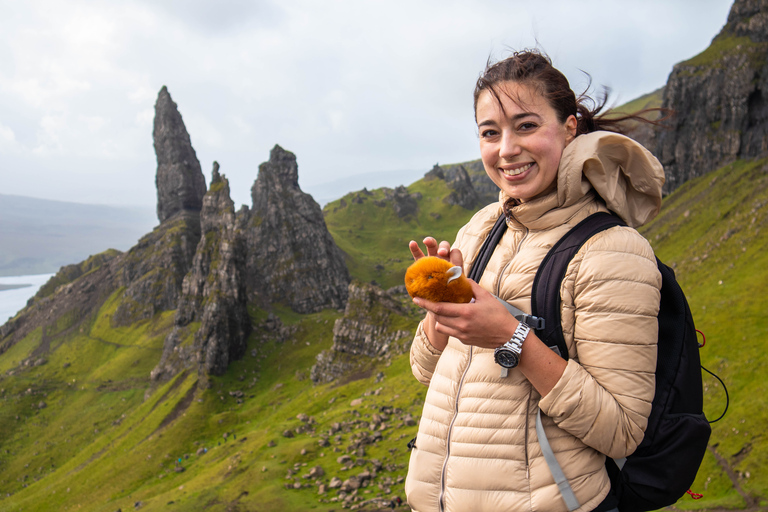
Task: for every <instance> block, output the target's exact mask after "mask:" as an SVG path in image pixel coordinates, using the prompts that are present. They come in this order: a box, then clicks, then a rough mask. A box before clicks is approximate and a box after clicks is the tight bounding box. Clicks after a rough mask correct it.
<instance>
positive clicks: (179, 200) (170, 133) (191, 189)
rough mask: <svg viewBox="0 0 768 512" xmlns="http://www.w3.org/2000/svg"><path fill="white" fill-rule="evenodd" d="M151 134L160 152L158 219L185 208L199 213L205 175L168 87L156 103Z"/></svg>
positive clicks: (163, 218) (156, 149)
mask: <svg viewBox="0 0 768 512" xmlns="http://www.w3.org/2000/svg"><path fill="white" fill-rule="evenodd" d="M152 137H153V139H154V144H155V154H156V155H157V176H156V178H155V184H156V185H157V218H158V219H159V220H160V222H164V221H166V220H168V219H170V218H171V217H172V216H173V215H175V214H176V213H178V212H181V211H184V210H190V211H194V212H199V211H200V208H202V205H203V202H202V201H203V195H205V178H204V177H203V171H202V170H201V168H200V162H199V161H198V160H197V155H196V154H195V150H194V149H193V148H192V142H191V141H190V138H189V134H188V133H187V128H186V127H185V126H184V121H183V120H182V119H181V114H180V113H179V110H178V108H176V103H174V102H173V100H172V99H171V95H170V94H169V93H168V89H167V88H166V87H165V86H163V88H162V89H160V93H159V94H158V96H157V102H156V103H155V127H154V131H153V132H152Z"/></svg>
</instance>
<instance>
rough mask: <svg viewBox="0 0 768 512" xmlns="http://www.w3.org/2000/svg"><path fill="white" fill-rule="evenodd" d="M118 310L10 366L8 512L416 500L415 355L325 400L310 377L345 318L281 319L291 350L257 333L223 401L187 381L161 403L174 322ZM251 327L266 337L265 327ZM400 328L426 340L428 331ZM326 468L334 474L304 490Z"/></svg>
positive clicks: (21, 349)
mask: <svg viewBox="0 0 768 512" xmlns="http://www.w3.org/2000/svg"><path fill="white" fill-rule="evenodd" d="M119 296H120V293H119V291H118V292H116V293H115V294H114V295H113V297H112V298H111V299H110V300H108V301H107V302H106V303H105V304H104V306H103V307H102V308H101V310H100V311H99V312H98V313H97V314H96V315H94V318H93V320H92V321H91V322H87V323H84V324H82V325H81V327H80V328H79V330H77V332H75V333H72V334H71V335H70V336H67V337H64V338H59V341H58V342H57V343H54V344H51V345H50V346H47V347H44V345H45V343H46V342H45V338H46V336H42V335H41V332H39V331H35V332H33V333H31V334H30V335H29V336H27V338H25V339H24V340H23V341H22V342H20V343H17V344H16V345H14V346H13V347H12V349H10V350H9V351H8V352H6V353H4V354H3V355H2V356H0V375H2V376H1V377H0V432H2V433H3V435H2V436H0V510H3V511H21V510H24V511H35V510H39V511H51V510H57V511H58V510H93V511H110V512H114V511H115V510H118V509H122V510H133V509H134V507H137V504H138V507H137V508H140V509H141V510H183V511H193V510H194V511H196V510H212V511H217V510H218V511H230V510H262V511H270V510H271V511H285V510H333V509H338V508H339V506H340V503H336V501H337V500H338V497H336V496H337V490H334V491H332V492H326V493H325V494H318V485H319V484H320V483H325V484H326V485H327V484H328V483H330V480H331V479H332V478H333V477H334V476H337V477H339V478H341V479H346V478H349V477H350V476H352V475H357V474H359V473H361V472H364V471H366V470H368V471H372V472H374V473H376V477H375V478H374V479H372V480H370V482H372V483H373V482H375V485H373V484H371V485H369V487H370V488H367V487H366V488H361V489H359V495H360V496H361V498H360V499H362V498H363V497H364V498H366V499H374V498H377V497H381V498H383V499H386V500H389V499H391V498H392V497H394V496H398V495H399V496H401V497H404V496H403V493H402V478H403V477H404V474H405V467H406V464H407V449H406V443H407V441H408V439H409V438H410V437H409V436H411V435H413V433H414V432H415V427H414V426H413V424H414V422H413V420H411V419H410V418H411V417H415V416H417V415H418V414H419V410H420V407H419V406H420V404H421V400H422V397H423V390H420V389H419V387H418V385H417V384H415V382H414V381H413V379H412V378H411V377H410V369H409V366H408V362H407V355H406V354H405V351H404V350H403V349H402V348H401V349H400V350H398V351H397V353H399V354H400V355H399V356H397V357H395V358H393V359H391V360H389V361H387V362H386V363H384V362H382V361H379V362H378V365H379V366H380V368H378V369H377V370H378V371H377V372H373V373H372V374H371V375H370V376H365V377H364V378H357V380H353V379H350V380H349V382H347V383H346V384H345V385H343V386H334V385H332V384H331V385H325V386H313V385H312V383H311V381H310V380H309V379H308V375H309V369H310V368H311V366H312V364H313V363H314V361H315V357H316V355H317V354H318V353H319V352H320V351H321V350H324V349H328V348H329V347H330V346H331V341H332V332H331V331H332V327H333V323H334V320H335V319H336V318H337V317H338V316H339V313H338V312H336V311H325V312H321V313H317V314H312V315H296V314H294V313H291V312H288V311H282V312H280V311H278V312H277V314H278V316H279V317H280V318H281V319H282V323H283V325H282V327H281V328H279V329H278V330H277V331H279V330H281V329H282V331H284V332H288V333H290V336H288V339H287V340H285V339H283V340H282V341H280V340H281V336H277V335H275V332H277V331H276V330H275V328H274V325H273V327H271V328H268V329H257V331H256V332H255V333H254V335H253V336H252V337H251V339H250V340H249V347H248V353H247V355H246V357H245V358H244V359H242V360H240V361H237V362H235V363H234V364H232V365H231V367H230V369H229V371H228V372H227V374H226V375H225V376H224V377H221V378H216V377H212V378H211V387H210V388H208V389H199V387H198V386H197V380H198V379H197V376H196V375H193V374H187V373H184V374H181V375H178V376H177V377H176V378H174V379H173V380H172V381H170V382H168V383H166V384H164V385H162V386H159V387H156V388H153V387H152V386H151V385H150V381H149V372H150V371H151V369H152V368H153V367H154V365H156V364H157V361H158V359H159V356H160V352H161V350H162V345H163V339H164V337H165V335H167V333H168V331H169V329H170V328H171V327H172V320H173V312H166V313H163V314H160V315H157V316H156V317H154V318H153V319H152V320H150V321H145V322H139V323H136V324H134V325H132V326H130V327H128V328H114V327H112V326H111V325H110V322H109V319H110V317H111V316H112V313H114V311H115V309H116V308H117V306H118V297H119ZM252 318H253V320H254V323H255V324H256V325H265V322H264V320H265V318H266V314H265V313H263V312H261V311H258V310H254V311H253V312H252ZM394 323H395V324H396V325H393V326H392V328H393V329H413V327H414V325H415V317H411V316H406V317H403V318H402V319H400V320H398V321H397V322H394ZM273 324H274V322H273ZM60 327H62V328H65V326H64V325H62V326H60ZM41 347H42V348H41ZM38 356H40V357H42V360H44V362H42V364H37V365H35V364H34V362H33V363H31V364H26V365H24V364H23V362H24V361H42V360H40V359H39V357H38ZM353 400H359V402H353ZM300 414H304V415H306V416H307V419H304V420H302V419H299V417H298V416H299V415H300ZM374 415H378V417H376V418H375V421H376V422H377V423H376V432H379V433H380V435H379V436H377V437H376V438H372V437H371V436H368V434H369V433H372V432H374V431H373V429H372V427H371V423H372V422H374ZM302 418H303V417H302ZM382 418H385V419H382ZM335 423H338V425H336V426H334V424H335ZM382 424H383V425H384V426H383V427H382ZM335 428H337V429H338V431H334V429H335ZM286 432H290V433H289V434H286ZM331 432H333V434H331ZM286 435H289V436H290V437H286ZM406 438H408V439H406ZM321 439H326V440H327V441H326V442H323V443H322V445H321ZM323 445H324V446H323ZM350 447H352V448H354V449H352V448H350ZM360 450H362V451H360ZM342 455H350V456H351V460H350V461H342V462H338V461H337V459H338V458H339V457H340V456H342ZM316 466H319V467H321V468H322V470H323V471H322V473H323V474H321V475H320V476H315V477H313V478H311V479H310V478H303V476H304V475H305V474H308V473H309V470H310V469H311V468H313V467H316ZM291 473H293V475H292V476H291V477H288V476H287V475H288V474H291ZM379 484H380V485H381V488H379ZM286 486H288V487H290V489H287V488H286ZM295 487H298V489H296V488H295ZM355 494H358V493H355ZM331 499H333V500H334V501H331ZM321 500H323V501H325V502H326V503H322V502H321Z"/></svg>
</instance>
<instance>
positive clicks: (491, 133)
mask: <svg viewBox="0 0 768 512" xmlns="http://www.w3.org/2000/svg"><path fill="white" fill-rule="evenodd" d="M496 133H497V132H496V130H483V131H482V132H480V136H481V137H483V138H484V139H487V138H488V137H493V136H494V135H496Z"/></svg>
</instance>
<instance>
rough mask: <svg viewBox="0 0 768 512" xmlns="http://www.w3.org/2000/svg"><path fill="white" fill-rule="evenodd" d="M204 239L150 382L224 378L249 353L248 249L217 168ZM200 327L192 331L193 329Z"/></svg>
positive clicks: (203, 220)
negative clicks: (190, 372) (185, 376)
mask: <svg viewBox="0 0 768 512" xmlns="http://www.w3.org/2000/svg"><path fill="white" fill-rule="evenodd" d="M200 228H201V237H200V242H199V243H198V244H197V249H196V251H195V255H194V258H193V260H192V266H191V268H190V271H189V272H188V273H187V274H186V275H185V276H184V281H183V284H182V287H181V296H180V298H179V302H178V307H177V309H176V317H175V320H174V328H173V331H172V332H171V334H169V335H168V337H167V338H166V340H165V344H164V347H163V354H162V357H161V359H160V363H159V364H158V365H157V367H156V368H155V369H154V370H153V371H152V378H153V379H156V380H162V379H166V378H169V377H171V376H173V375H175V374H177V373H178V372H179V371H181V370H184V369H194V370H197V371H199V372H200V373H201V374H203V375H206V374H214V375H221V374H223V373H224V372H225V371H226V369H227V367H228V365H229V362H230V361H232V360H235V359H238V358H240V357H241V356H242V355H243V354H244V353H245V348H246V341H247V339H248V335H249V334H250V332H251V322H250V318H249V317H248V310H247V302H246V292H245V279H244V277H245V246H244V242H245V240H244V237H243V233H242V231H241V230H240V229H239V226H237V224H236V221H235V209H234V203H233V202H232V199H230V191H229V182H228V181H227V179H226V178H225V177H223V176H221V175H220V174H219V166H218V164H217V163H214V168H213V176H212V179H211V188H210V190H209V191H208V193H207V194H206V195H205V196H204V197H203V207H202V211H201V213H200ZM193 322H199V326H198V327H196V328H193V327H192V326H191V324H192V323H193Z"/></svg>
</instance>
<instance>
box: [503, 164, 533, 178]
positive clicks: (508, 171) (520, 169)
mask: <svg viewBox="0 0 768 512" xmlns="http://www.w3.org/2000/svg"><path fill="white" fill-rule="evenodd" d="M532 165H533V162H531V163H530V164H525V165H524V166H522V167H518V168H516V169H501V172H502V173H504V174H505V175H506V176H519V175H521V174H523V173H524V172H525V171H527V170H528V169H530V168H531V166H532Z"/></svg>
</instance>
